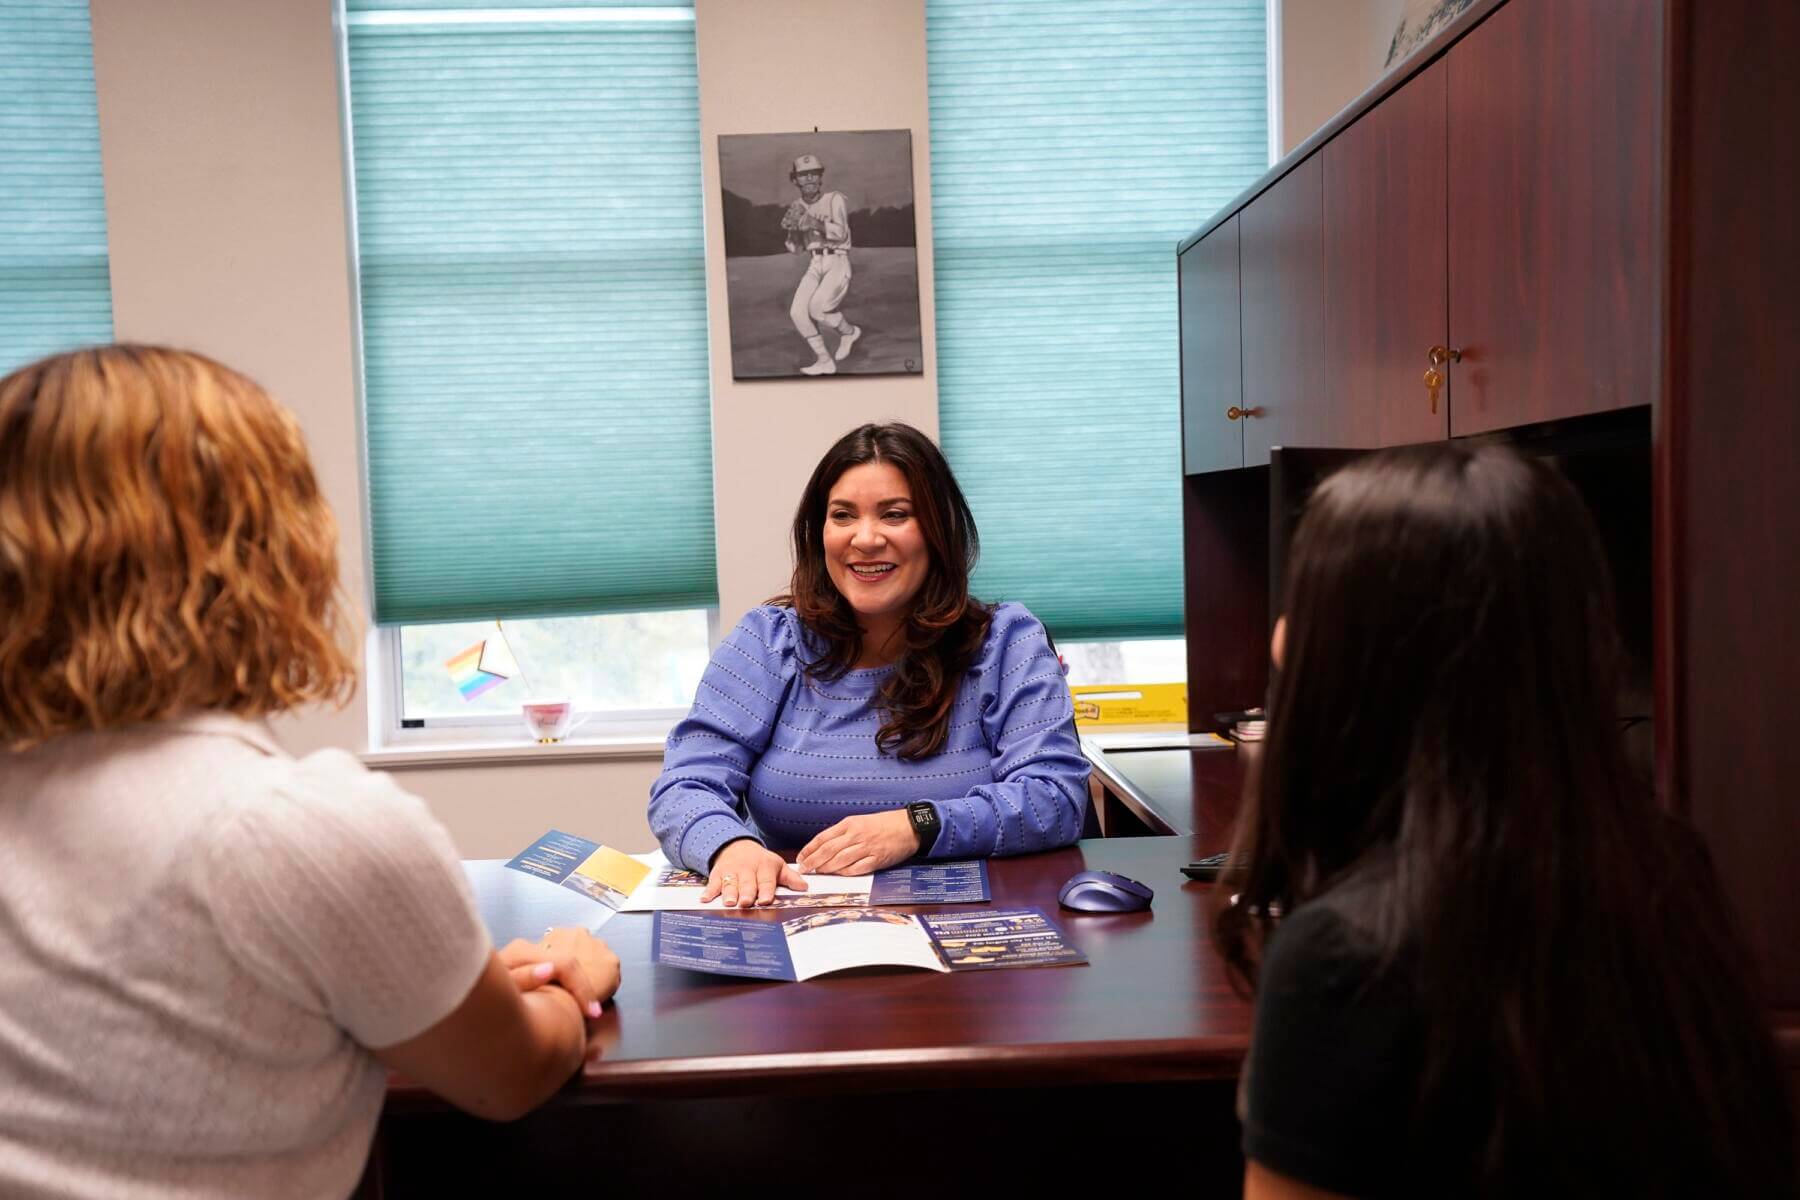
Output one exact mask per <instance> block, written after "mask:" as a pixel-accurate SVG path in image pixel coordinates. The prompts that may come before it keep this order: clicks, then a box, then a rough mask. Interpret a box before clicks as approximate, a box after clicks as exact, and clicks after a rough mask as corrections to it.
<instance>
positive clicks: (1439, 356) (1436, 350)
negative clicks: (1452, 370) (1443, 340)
mask: <svg viewBox="0 0 1800 1200" xmlns="http://www.w3.org/2000/svg"><path fill="white" fill-rule="evenodd" d="M1425 357H1426V358H1427V359H1429V360H1430V361H1431V365H1432V366H1434V367H1441V366H1443V365H1444V364H1445V363H1454V362H1461V361H1462V351H1461V350H1452V349H1450V348H1449V347H1448V346H1433V347H1432V348H1431V349H1429V350H1427V351H1426V352H1425Z"/></svg>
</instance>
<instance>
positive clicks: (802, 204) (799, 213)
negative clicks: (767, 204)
mask: <svg viewBox="0 0 1800 1200" xmlns="http://www.w3.org/2000/svg"><path fill="white" fill-rule="evenodd" d="M809 220H810V216H809V214H808V213H807V211H806V201H804V200H796V201H794V202H793V203H792V204H790V205H788V206H787V212H785V213H783V214H782V217H781V227H782V228H783V229H805V228H806V225H807V222H808V221H809Z"/></svg>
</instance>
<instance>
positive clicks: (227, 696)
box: [0, 346, 356, 751]
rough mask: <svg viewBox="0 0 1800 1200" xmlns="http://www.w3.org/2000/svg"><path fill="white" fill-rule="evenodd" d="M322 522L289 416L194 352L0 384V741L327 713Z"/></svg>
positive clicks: (334, 589) (66, 366)
mask: <svg viewBox="0 0 1800 1200" xmlns="http://www.w3.org/2000/svg"><path fill="white" fill-rule="evenodd" d="M344 628H345V622H344V615H343V608H342V604H341V600H340V596H339V591H338V571H337V524H336V522H335V521H334V520H333V519H332V516H331V510H330V509H329V508H328V507H327V506H326V504H325V501H324V498H323V497H322V496H321V495H320V494H319V487H318V483H317V481H316V480H315V479H314V477H313V470H312V463H311V461H310V459H309V458H308V457H307V453H306V443H305V441H304V439H303V438H302V437H301V433H300V427H299V424H298V422H296V421H295V420H294V417H293V414H291V413H289V412H288V411H287V410H286V409H285V408H283V407H282V406H281V405H280V404H279V403H277V402H276V401H275V400H274V399H273V398H271V397H270V396H269V395H268V393H266V392H264V391H263V390H262V389H261V388H260V387H258V386H257V385H256V384H255V383H253V382H251V381H250V380H249V379H246V378H245V377H244V376H242V375H240V374H238V373H237V372H236V371H233V370H231V369H230V368H228V367H225V366H222V365H220V364H219V363H216V362H214V361H212V360H211V359H208V358H205V357H203V356H201V355H198V354H191V353H187V352H184V351H180V350H170V349H166V348H162V347H156V346H105V347H99V348H95V349H86V350H75V351H71V352H69V353H66V354H58V355H54V356H52V357H50V358H46V359H43V360H41V361H39V362H35V363H32V364H31V365H30V366H27V367H23V368H21V369H20V370H18V371H15V372H13V373H12V374H11V375H8V376H7V377H6V378H5V379H0V699H3V701H4V702H3V703H0V745H4V746H5V747H7V748H8V749H10V750H14V751H18V750H25V749H29V748H30V747H32V746H34V745H37V744H39V743H42V742H45V741H48V740H50V739H51V738H55V737H58V736H60V735H62V734H65V733H71V732H76V731H80V730H102V729H111V728H116V727H119V726H124V725H130V724H135V723H138V722H144V721H155V720H159V719H162V718H164V717H168V716H172V715H175V714H177V713H181V712H190V711H196V710H206V709H218V710H224V711H227V712H233V713H238V714H240V715H243V716H261V715H264V714H267V713H272V712H277V711H280V710H282V709H287V708H291V707H293V706H295V705H298V704H301V703H305V702H307V701H313V700H327V701H335V702H338V703H342V702H343V701H344V700H346V699H347V698H348V697H349V695H350V693H351V692H352V691H353V690H354V688H355V683H356V674H355V667H354V665H353V663H352V660H351V658H350V655H349V653H348V652H347V650H346V648H345V646H344V644H343V642H342V640H341V637H342V632H343V630H344Z"/></svg>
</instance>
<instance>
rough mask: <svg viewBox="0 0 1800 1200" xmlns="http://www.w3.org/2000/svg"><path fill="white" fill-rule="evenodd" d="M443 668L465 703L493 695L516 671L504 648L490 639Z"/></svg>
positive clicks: (510, 656) (472, 647)
mask: <svg viewBox="0 0 1800 1200" xmlns="http://www.w3.org/2000/svg"><path fill="white" fill-rule="evenodd" d="M444 665H445V666H446V667H449V668H450V678H451V679H452V680H453V681H454V682H455V683H456V690H457V691H459V692H461V693H462V698H463V699H464V700H473V699H474V698H475V697H477V696H479V695H481V694H482V693H483V692H491V691H493V690H494V689H495V688H497V687H499V686H500V685H501V684H503V683H505V682H506V681H507V680H508V679H510V678H511V677H512V676H513V674H514V672H516V671H517V669H518V668H517V667H516V666H514V665H513V662H512V655H511V654H509V653H507V652H506V650H505V649H504V646H503V644H501V643H495V642H493V641H492V639H487V640H484V641H479V642H476V643H475V644H474V645H473V646H470V647H469V648H468V649H467V650H464V651H463V652H462V653H461V654H458V655H457V656H456V657H455V658H452V659H450V660H449V661H448V662H446V663H445V664H444Z"/></svg>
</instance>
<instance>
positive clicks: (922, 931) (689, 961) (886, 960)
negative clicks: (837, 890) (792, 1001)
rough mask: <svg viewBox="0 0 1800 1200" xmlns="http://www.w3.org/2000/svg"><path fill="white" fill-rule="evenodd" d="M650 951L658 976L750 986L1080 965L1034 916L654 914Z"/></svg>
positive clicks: (860, 911) (1035, 912)
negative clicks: (860, 973) (696, 974)
mask: <svg viewBox="0 0 1800 1200" xmlns="http://www.w3.org/2000/svg"><path fill="white" fill-rule="evenodd" d="M651 945H652V946H653V947H654V954H653V957H654V958H655V960H656V961H657V962H659V963H663V964H664V965H666V966H671V967H682V968H685V969H686V970H689V971H706V972H709V973H711V974H714V975H742V976H745V977H747V978H750V979H785V980H801V979H812V978H813V977H815V976H818V975H825V974H828V973H830V972H832V971H845V970H849V969H850V968H852V967H919V968H922V969H924V970H927V971H988V970H996V969H999V968H1003V967H1060V966H1069V965H1073V964H1076V963H1085V962H1086V961H1087V955H1085V954H1083V953H1082V952H1081V951H1079V950H1077V949H1076V948H1075V947H1074V946H1072V945H1070V944H1069V940H1068V938H1067V937H1066V936H1065V935H1064V934H1063V931H1062V930H1061V929H1060V928H1058V927H1057V925H1056V922H1054V921H1052V920H1051V919H1050V918H1049V917H1047V916H1045V915H1044V913H1043V911H1042V910H1040V909H1036V908H1014V909H1007V910H1005V911H1003V912H958V913H943V914H937V913H921V914H917V915H914V914H910V913H901V912H894V911H892V910H889V909H878V908H834V909H823V910H821V911H819V912H812V913H803V914H799V915H796V916H791V917H788V918H786V919H785V920H780V921H765V920H757V919H756V918H754V917H741V916H740V917H715V916H711V915H707V914H702V913H686V912H659V913H657V914H656V927H655V929H654V931H653V932H652V935H651Z"/></svg>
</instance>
